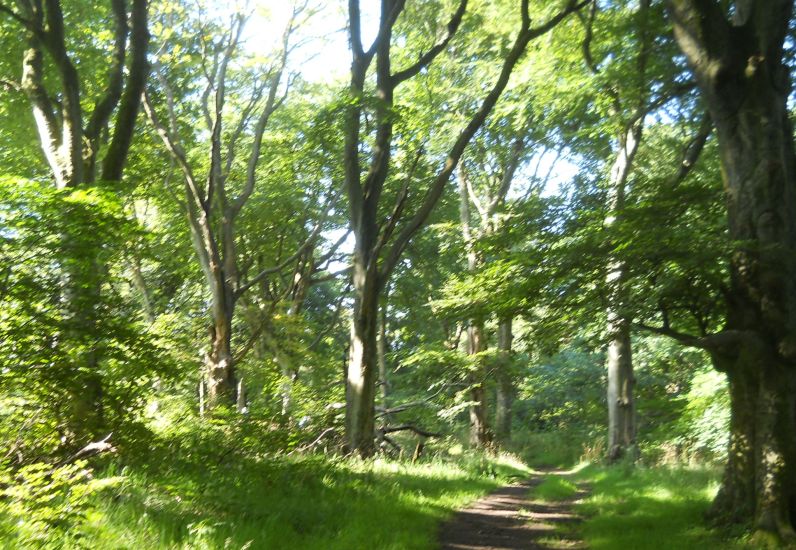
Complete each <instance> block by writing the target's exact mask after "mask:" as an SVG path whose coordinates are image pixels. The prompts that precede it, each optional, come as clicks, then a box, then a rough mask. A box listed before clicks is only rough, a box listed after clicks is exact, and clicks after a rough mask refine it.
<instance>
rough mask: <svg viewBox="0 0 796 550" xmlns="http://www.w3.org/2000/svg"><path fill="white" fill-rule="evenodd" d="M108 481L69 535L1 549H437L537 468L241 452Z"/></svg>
mask: <svg viewBox="0 0 796 550" xmlns="http://www.w3.org/2000/svg"><path fill="white" fill-rule="evenodd" d="M104 475H106V476H115V478H116V479H119V478H121V479H122V480H123V481H122V482H121V484H119V485H116V486H115V487H113V488H112V489H110V490H108V491H105V493H104V494H103V496H102V497H97V498H96V499H95V500H94V504H93V505H92V506H91V507H90V508H89V509H88V511H87V513H86V515H85V517H84V519H83V520H82V521H81V522H80V523H79V524H76V525H74V526H73V527H71V528H70V529H69V530H68V533H67V534H66V535H63V534H62V535H59V536H56V535H55V534H52V533H54V532H50V533H51V534H43V535H42V536H39V537H36V538H35V541H34V539H32V538H30V537H28V538H27V539H23V538H20V537H19V536H16V535H14V534H13V533H6V537H5V538H4V537H0V539H2V540H0V547H2V548H26V547H34V546H35V547H36V548H78V547H79V548H92V549H96V550H102V549H113V550H121V549H131V550H133V549H135V550H139V549H147V550H157V549H167V548H168V549H177V548H179V549H182V548H185V549H188V548H190V549H207V550H209V549H222V548H235V549H238V548H246V549H249V550H254V549H261V548H262V549H265V548H268V549H280V548H285V549H293V548H309V549H312V548H318V549H330V550H333V549H351V548H374V549H396V550H397V549H412V548H418V549H420V548H433V547H435V544H436V532H437V528H438V525H439V522H440V521H441V520H442V519H443V518H445V517H446V516H447V515H448V514H449V513H451V512H452V511H453V510H455V509H457V508H460V507H462V506H463V505H465V504H466V503H468V502H469V501H471V500H473V499H475V498H477V497H479V496H480V495H482V494H484V493H486V492H489V491H491V490H493V489H494V488H496V487H497V486H499V485H501V484H504V483H506V482H507V481H509V480H510V479H511V478H512V477H513V476H525V475H527V471H526V470H524V469H523V467H522V466H521V465H520V464H519V463H517V462H513V461H512V460H510V459H508V458H504V459H497V460H495V461H492V460H487V459H485V458H483V457H479V456H476V455H462V456H459V457H456V458H455V459H453V458H451V459H445V460H442V459H436V460H431V461H428V462H424V463H419V464H415V465H412V464H406V463H401V462H395V461H385V460H372V461H361V460H343V459H336V460H334V459H323V458H311V457H305V458H290V457H278V458H276V457H274V458H261V459H252V458H245V457H242V456H237V455H230V456H228V457H225V459H224V460H222V461H218V460H215V459H214V458H212V457H193V458H190V459H188V457H186V456H177V457H173V459H172V460H169V461H167V462H163V463H162V464H147V465H139V466H138V467H132V466H128V467H127V468H125V469H123V470H120V469H119V468H118V466H117V467H110V468H109V469H108V470H107V471H106V472H105V474H104ZM22 521H24V518H23V519H22ZM28 532H29V533H30V531H28ZM0 533H1V532H0ZM32 543H33V546H31V544H32Z"/></svg>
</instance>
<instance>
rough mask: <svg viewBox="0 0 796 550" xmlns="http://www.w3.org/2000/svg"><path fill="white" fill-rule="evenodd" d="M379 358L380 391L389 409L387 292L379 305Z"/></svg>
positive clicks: (383, 402)
mask: <svg viewBox="0 0 796 550" xmlns="http://www.w3.org/2000/svg"><path fill="white" fill-rule="evenodd" d="M376 346H377V348H378V360H379V390H380V391H379V393H380V395H381V406H382V407H384V409H385V410H386V409H387V398H388V397H389V395H390V380H389V375H388V374H387V372H388V370H389V369H388V366H387V354H388V353H389V351H390V342H389V341H388V340H387V293H386V292H385V295H384V297H383V299H382V300H381V304H380V306H379V334H378V341H377V342H376Z"/></svg>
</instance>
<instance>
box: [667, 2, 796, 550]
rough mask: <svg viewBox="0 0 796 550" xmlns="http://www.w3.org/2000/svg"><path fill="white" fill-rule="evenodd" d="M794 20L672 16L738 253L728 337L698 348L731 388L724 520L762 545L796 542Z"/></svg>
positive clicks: (766, 12)
mask: <svg viewBox="0 0 796 550" xmlns="http://www.w3.org/2000/svg"><path fill="white" fill-rule="evenodd" d="M792 10H793V2H792V1H791V0H772V1H769V2H762V1H736V2H732V3H731V9H730V8H728V7H727V6H726V4H724V3H719V2H714V1H707V0H706V1H695V0H673V1H672V2H670V7H669V11H670V15H671V19H672V22H673V25H674V31H675V37H676V40H677V42H678V44H679V46H680V48H681V50H682V52H683V54H685V56H686V58H687V59H688V62H689V64H690V66H691V68H692V70H693V72H694V75H695V77H696V79H697V82H698V85H699V89H700V91H701V93H702V97H703V99H704V101H705V103H706V105H707V107H708V110H709V111H710V115H711V118H712V119H713V121H714V124H715V127H716V133H717V136H718V143H719V152H720V156H721V162H722V168H723V170H722V172H723V179H724V185H725V189H726V201H727V216H728V225H729V237H730V239H731V240H732V242H733V243H734V245H735V246H734V250H733V254H732V260H731V263H730V284H729V288H727V289H726V301H727V308H728V310H727V317H726V320H725V325H724V327H723V329H722V330H721V331H719V332H717V333H713V334H709V335H707V336H702V337H697V338H692V339H691V341H692V343H693V344H694V345H699V346H701V347H704V348H705V349H707V350H708V351H709V352H710V353H711V357H712V360H713V362H714V366H715V367H716V368H717V369H718V370H720V371H722V372H725V373H726V374H727V377H728V380H729V384H730V393H731V410H732V417H731V434H730V451H729V455H728V456H729V458H728V461H727V466H726V470H725V474H724V478H723V481H722V486H721V490H720V491H719V494H718V495H717V497H716V501H715V503H714V512H715V513H716V514H718V515H720V516H722V517H726V518H730V519H735V520H743V519H746V518H748V517H750V516H752V515H753V516H754V524H755V527H756V529H757V530H758V532H759V533H760V534H761V536H772V535H773V536H774V537H779V538H782V539H793V538H794V537H796V533H794V523H795V522H794V520H795V519H796V391H794V388H796V368H794V361H796V305H795V304H796V288H794V285H796V272H795V270H796V266H794V262H793V249H794V245H796V224H794V219H796V202H794V201H796V197H794V193H793V189H794V186H796V181H795V180H794V178H796V156H794V143H793V139H794V134H793V128H792V125H791V122H790V119H789V113H788V105H787V102H788V93H789V90H790V70H789V68H788V66H787V65H786V63H785V60H784V44H785V40H786V37H787V36H788V28H789V23H790V20H791V16H792ZM682 336H685V335H682ZM684 339H685V340H687V338H684Z"/></svg>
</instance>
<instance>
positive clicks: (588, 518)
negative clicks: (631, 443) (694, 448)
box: [574, 466, 747, 550]
mask: <svg viewBox="0 0 796 550" xmlns="http://www.w3.org/2000/svg"><path fill="white" fill-rule="evenodd" d="M718 478H719V476H718V472H716V471H714V470H709V469H686V468H663V467H658V468H642V467H637V468H623V467H621V466H618V467H613V468H604V467H597V466H589V467H587V468H585V469H584V470H582V471H581V472H579V473H578V474H576V475H575V476H574V479H575V480H577V481H578V482H580V483H586V484H588V486H589V487H590V489H591V492H590V495H589V496H588V497H586V498H585V499H584V500H583V502H581V503H579V504H577V505H576V508H575V510H576V512H578V513H580V514H581V515H583V516H584V517H585V521H584V522H583V524H581V525H580V526H579V527H578V534H579V536H580V537H581V538H582V539H583V540H584V541H585V542H586V544H587V545H588V547H589V548H591V549H593V550H613V549H617V550H619V549H622V550H624V549H628V548H633V549H634V550H648V549H649V550H653V549H656V550H657V549H660V550H663V549H666V550H677V549H689V548H694V549H706V548H722V549H726V550H731V549H740V548H747V546H744V545H743V544H742V543H741V542H739V540H738V539H737V538H730V537H731V536H732V535H736V537H737V535H739V533H734V534H733V533H723V532H719V531H717V530H714V529H711V528H710V526H709V525H708V524H706V522H705V519H704V515H705V511H706V510H707V508H708V506H709V505H710V501H711V500H712V498H713V495H714V494H715V492H716V490H717V487H718Z"/></svg>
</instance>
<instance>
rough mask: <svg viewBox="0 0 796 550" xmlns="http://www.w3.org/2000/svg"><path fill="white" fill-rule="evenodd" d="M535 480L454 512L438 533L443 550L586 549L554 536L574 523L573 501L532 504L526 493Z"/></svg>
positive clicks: (503, 489) (561, 536) (576, 541)
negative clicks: (564, 526) (565, 525)
mask: <svg viewBox="0 0 796 550" xmlns="http://www.w3.org/2000/svg"><path fill="white" fill-rule="evenodd" d="M542 479H543V476H536V477H534V478H532V479H529V480H527V481H525V482H522V483H517V484H514V485H507V486H506V487H503V488H501V489H498V490H497V491H495V492H494V493H492V494H490V495H488V496H486V497H484V498H482V499H481V500H479V501H477V502H475V503H474V504H472V505H471V506H470V507H469V508H466V509H464V510H461V511H459V512H457V513H456V514H455V515H454V516H453V517H452V518H451V519H450V520H449V521H448V522H446V523H445V524H444V525H443V526H442V528H441V530H440V539H439V540H440V548H442V549H443V550H520V549H540V548H541V549H544V548H559V549H560V548H586V546H585V545H584V544H583V543H582V542H581V541H578V540H571V539H567V538H566V536H565V535H562V534H561V533H558V532H556V528H557V527H560V526H561V525H562V524H567V523H576V522H578V521H580V518H579V517H578V516H576V515H575V514H574V513H573V512H572V505H573V503H574V501H575V500H577V499H578V498H581V497H582V496H583V495H585V491H583V490H581V491H580V492H579V494H578V496H576V497H575V499H573V500H570V501H562V502H547V503H545V502H535V501H533V500H531V499H529V498H528V496H529V492H530V490H531V489H532V488H533V487H534V486H536V485H538V484H539V483H541V481H542Z"/></svg>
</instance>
